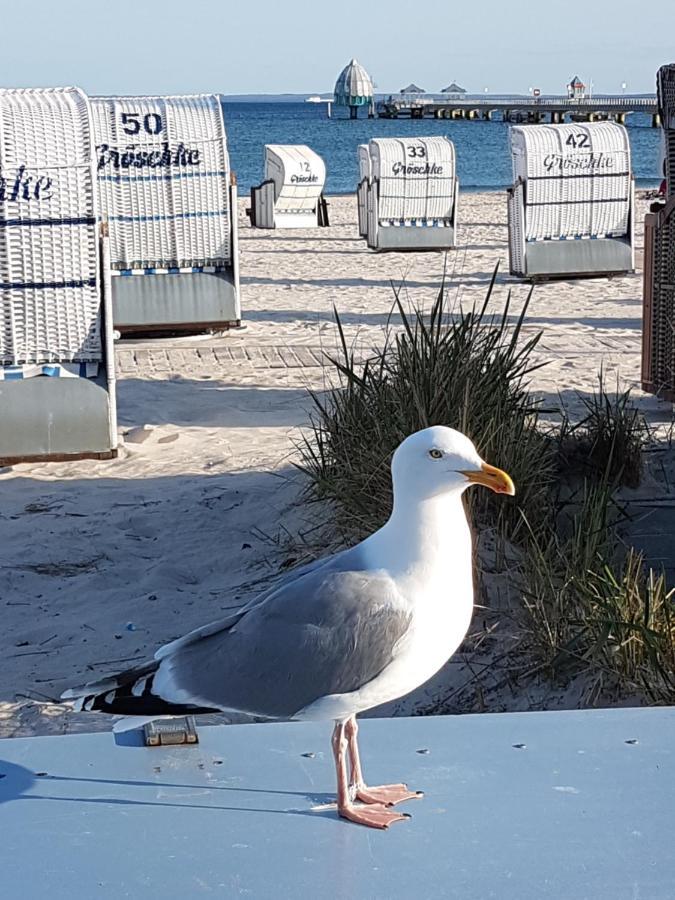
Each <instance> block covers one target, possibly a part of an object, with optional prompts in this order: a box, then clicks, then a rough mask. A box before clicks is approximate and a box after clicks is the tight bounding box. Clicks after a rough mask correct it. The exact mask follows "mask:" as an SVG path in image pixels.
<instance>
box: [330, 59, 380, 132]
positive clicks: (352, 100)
mask: <svg viewBox="0 0 675 900" xmlns="http://www.w3.org/2000/svg"><path fill="white" fill-rule="evenodd" d="M333 93H334V96H335V105H336V106H346V107H348V109H349V117H350V118H351V119H356V118H357V116H358V111H359V107H366V109H367V110H368V115H369V116H374V115H375V101H374V99H373V82H372V79H371V77H370V75H369V74H368V73H367V72H366V70H365V69H364V68H363V66H362V65H361V64H360V63H358V62H357V61H356V60H355V59H352V60H351V61H350V62H349V63H348V64H347V65H346V66H345V67H344V69H343V70H342V71H341V72H340V74H339V75H338V79H337V81H336V82H335V89H334V92H333Z"/></svg>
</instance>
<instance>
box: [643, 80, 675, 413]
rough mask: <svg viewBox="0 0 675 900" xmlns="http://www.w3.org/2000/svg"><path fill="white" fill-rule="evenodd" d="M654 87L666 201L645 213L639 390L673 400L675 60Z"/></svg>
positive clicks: (674, 341) (674, 349) (674, 398)
mask: <svg viewBox="0 0 675 900" xmlns="http://www.w3.org/2000/svg"><path fill="white" fill-rule="evenodd" d="M656 92H657V98H658V105H659V113H660V115H661V123H662V126H663V136H664V145H665V152H664V163H665V171H664V174H665V178H666V200H665V203H664V202H662V201H658V202H657V203H654V204H652V205H651V206H650V210H649V212H648V213H647V215H646V217H645V243H644V288H643V301H642V303H643V306H642V313H643V319H642V389H643V390H644V391H647V392H649V393H652V394H659V396H661V397H662V398H663V399H664V400H668V401H669V402H671V403H675V63H671V64H670V65H667V66H662V67H661V68H660V69H659V72H658V75H657V80H656Z"/></svg>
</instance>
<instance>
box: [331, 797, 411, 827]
mask: <svg viewBox="0 0 675 900" xmlns="http://www.w3.org/2000/svg"><path fill="white" fill-rule="evenodd" d="M338 815H339V816H340V817H341V818H343V819H348V820H349V821H350V822H355V823H356V824H357V825H366V826H367V827H368V828H381V829H384V828H389V826H390V825H392V824H393V823H394V822H402V821H404V820H405V819H409V818H410V816H409V815H407V814H406V813H399V812H393V811H392V810H391V809H388V808H387V807H386V806H384V805H383V804H381V803H371V804H369V805H368V806H356V805H355V804H353V803H345V804H344V805H342V806H341V805H338Z"/></svg>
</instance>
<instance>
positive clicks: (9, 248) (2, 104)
mask: <svg viewBox="0 0 675 900" xmlns="http://www.w3.org/2000/svg"><path fill="white" fill-rule="evenodd" d="M92 164H93V148H92V140H91V113H90V108H89V102H88V100H87V98H86V96H85V95H84V94H83V93H82V91H80V90H78V89H77V88H66V89H52V90H37V89H36V90H0V297H1V300H2V307H1V309H0V365H21V364H24V363H43V362H86V361H90V362H96V361H98V360H101V358H102V349H101V336H100V327H99V326H100V319H99V313H100V303H101V298H100V286H99V261H98V239H97V227H96V199H95V190H94V179H93V171H92Z"/></svg>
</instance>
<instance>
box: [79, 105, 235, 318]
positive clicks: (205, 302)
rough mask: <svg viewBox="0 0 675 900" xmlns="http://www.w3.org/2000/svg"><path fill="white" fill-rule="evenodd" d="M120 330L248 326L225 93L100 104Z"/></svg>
mask: <svg viewBox="0 0 675 900" xmlns="http://www.w3.org/2000/svg"><path fill="white" fill-rule="evenodd" d="M91 102H92V110H93V122H94V135H95V141H96V152H97V162H96V174H97V181H98V196H99V204H100V211H101V215H102V216H104V217H106V218H107V219H108V222H109V225H110V245H111V255H112V270H113V271H112V274H113V279H112V285H113V288H112V298H113V316H114V322H115V327H116V328H117V329H119V330H120V331H127V332H130V331H162V330H165V331H166V330H171V331H177V330H185V331H198V330H204V329H207V328H225V327H229V326H236V325H239V324H240V321H241V306H240V300H239V258H238V253H239V251H238V237H237V188H236V182H235V179H234V176H233V174H232V172H231V171H230V161H229V155H228V150H227V138H226V134H225V123H224V119H223V108H222V98H221V97H220V95H219V94H199V95H194V96H182V97H95V98H92V101H91Z"/></svg>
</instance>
